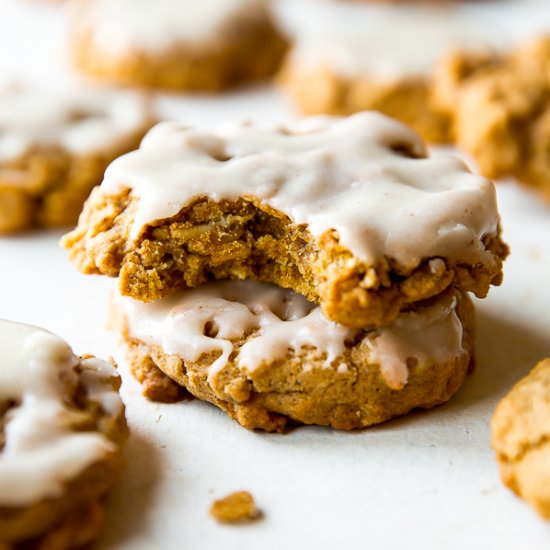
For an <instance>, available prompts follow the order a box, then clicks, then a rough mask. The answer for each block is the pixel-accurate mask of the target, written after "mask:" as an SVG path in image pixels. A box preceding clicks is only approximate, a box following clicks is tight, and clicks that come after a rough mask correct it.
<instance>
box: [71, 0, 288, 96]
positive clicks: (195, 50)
mask: <svg viewBox="0 0 550 550" xmlns="http://www.w3.org/2000/svg"><path fill="white" fill-rule="evenodd" d="M77 6H78V7H77V8H76V10H75V16H74V18H73V45H74V49H73V51H74V60H75V64H76V66H77V67H78V68H80V69H81V70H82V71H83V72H85V73H87V74H89V75H92V76H94V77H97V78H100V79H104V80H107V81H111V82H115V83H119V84H128V85H143V86H152V87H158V88H168V89H178V90H195V91H216V90H221V89H225V88H228V87H230V86H234V85H237V84H242V83H244V82H252V81H256V80H261V79H265V78H267V77H269V76H271V75H272V74H273V73H274V72H275V70H276V68H277V66H278V64H279V61H280V59H281V57H282V55H283V53H284V51H285V47H286V46H285V42H284V40H283V39H282V37H281V36H280V35H279V34H278V33H277V32H276V31H275V29H274V27H273V26H272V24H271V21H270V18H269V14H268V11H267V1H266V0H223V1H220V0H202V1H200V2H194V1H192V0H155V1H154V2H151V1H150V0H82V1H81V2H80V3H79V4H78V5H77Z"/></svg>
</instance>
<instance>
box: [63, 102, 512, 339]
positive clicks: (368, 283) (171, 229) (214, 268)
mask: <svg viewBox="0 0 550 550" xmlns="http://www.w3.org/2000/svg"><path fill="white" fill-rule="evenodd" d="M182 182H184V184H183V185H182ZM63 244H64V246H65V247H66V248H67V249H68V250H69V255H70V257H71V259H72V260H73V261H74V263H75V264H76V265H77V267H78V268H79V269H80V270H81V271H83V272H85V273H103V274H105V275H109V276H119V287H120V289H121V291H122V293H123V294H125V295H128V296H132V297H133V298H136V299H138V300H142V301H153V300H156V299H158V298H161V297H163V296H167V295H168V294H170V293H171V292H172V291H174V290H176V289H178V288H187V287H194V286H197V285H200V284H202V283H204V282H206V281H208V280H211V279H212V278H215V279H224V278H231V279H256V280H261V281H267V282H273V283H275V284H278V285H280V286H283V287H287V288H292V289H293V290H295V291H297V292H299V293H301V294H303V295H305V296H306V297H307V298H308V299H310V300H312V301H314V302H316V303H319V304H320V305H321V307H322V308H323V311H324V313H325V314H326V315H327V316H328V317H329V318H330V319H331V320H334V321H336V322H338V323H341V324H344V325H346V326H352V327H356V328H362V327H365V326H367V325H370V324H373V325H384V324H387V323H388V322H391V320H392V319H394V318H395V317H396V316H397V315H398V314H399V311H401V310H403V309H406V308H407V307H409V305H411V304H413V303H415V302H418V301H421V300H424V299H427V298H429V297H432V296H435V295H437V294H439V293H441V292H442V291H444V290H445V289H446V288H448V287H450V286H452V285H454V286H457V287H459V288H460V289H461V290H466V291H472V292H474V293H475V294H476V295H477V296H478V297H484V296H485V295H486V294H487V292H488V290H489V287H490V285H491V284H496V285H498V284H500V282H501V279H502V261H503V259H504V258H505V257H506V255H507V247H506V245H505V244H504V243H502V241H501V240H500V225H499V215H498V211H497V205H496V195H495V189H494V185H493V184H492V183H491V182H490V181H488V180H486V179H483V178H480V177H479V176H476V175H474V174H472V173H471V172H469V171H468V169H467V168H466V166H465V165H464V164H463V163H462V162H461V161H460V160H458V159H456V158H452V157H441V158H430V157H428V156H427V152H426V150H425V147H424V144H423V143H422V141H421V140H420V138H419V137H418V136H417V135H416V134H415V133H414V132H412V131H411V130H409V129H408V128H407V127H405V126H404V125H402V124H400V123H398V122H396V121H393V120H391V119H389V118H387V117H384V116H382V115H380V114H378V113H372V112H371V113H360V114H357V115H354V116H352V117H348V118H341V119H340V118H326V117H321V118H315V117H314V118H311V119H306V120H304V121H302V122H300V123H298V124H297V125H296V126H293V127H292V128H286V129H285V128H279V129H266V128H261V127H256V126H254V125H251V124H247V123H244V122H241V123H238V124H233V125H231V124H229V125H227V124H226V125H221V126H220V127H218V128H217V129H215V130H213V131H203V130H199V129H189V128H185V127H182V126H181V125H178V124H177V123H173V124H172V123H166V124H161V125H158V126H157V127H155V128H154V129H153V130H152V131H151V132H149V133H148V135H147V136H146V138H145V139H144V141H143V142H142V145H141V147H140V149H139V150H138V151H135V152H133V153H130V154H129V155H125V156H123V157H121V158H119V159H117V161H115V162H114V163H113V164H111V166H110V168H109V169H108V170H107V173H106V175H105V180H104V182H103V184H102V185H101V186H100V187H99V188H98V189H96V191H95V193H94V194H93V196H92V197H91V198H90V200H89V201H88V203H87V205H86V207H85V210H84V212H83V214H82V216H81V218H80V221H79V225H78V227H77V228H76V229H75V230H74V231H73V232H72V233H70V234H68V235H67V236H66V237H65V238H64V239H63Z"/></svg>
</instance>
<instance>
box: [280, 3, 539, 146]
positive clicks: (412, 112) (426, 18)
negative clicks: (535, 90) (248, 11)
mask: <svg viewBox="0 0 550 550" xmlns="http://www.w3.org/2000/svg"><path fill="white" fill-rule="evenodd" d="M274 5H275V13H276V14H277V21H278V22H279V24H280V25H281V27H282V28H283V29H284V30H285V31H286V33H287V34H288V35H289V36H290V37H291V38H292V39H293V41H294V44H293V48H292V50H291V53H290V54H289V56H288V58H287V60H286V62H285V63H284V67H283V69H282V72H281V76H280V81H281V84H282V86H283V89H284V90H285V91H286V92H287V94H288V95H289V97H290V98H291V99H292V100H293V101H294V102H295V103H296V104H297V106H298V107H299V109H300V110H301V111H302V112H304V113H306V114H317V113H327V114H338V115H342V114H350V113H354V112H357V111H361V110H364V109H375V110H379V111H381V112H384V113H386V114H388V115H390V116H393V117H396V118H398V119H400V120H402V121H404V122H406V123H407V124H409V125H411V126H412V127H413V128H415V129H416V130H417V131H418V132H420V133H421V134H422V135H423V137H424V138H425V139H427V140H429V141H432V142H445V141H450V140H451V138H452V133H451V125H452V118H451V116H450V114H449V113H448V112H446V111H445V110H441V109H440V108H439V104H438V102H437V101H436V99H435V98H434V97H433V86H434V82H433V80H434V71H435V68H436V66H437V63H438V62H439V61H440V59H441V58H444V57H445V56H446V55H448V54H450V53H451V52H453V51H455V50H468V51H475V52H478V51H486V50H488V49H489V50H496V51H499V52H502V51H506V50H507V49H508V48H510V47H511V46H512V45H513V44H515V43H517V41H518V40H521V39H522V38H525V37H526V36H531V34H532V33H535V32H536V31H537V30H538V31H540V30H541V29H545V28H546V30H550V22H549V21H548V20H547V17H546V15H545V14H546V10H547V5H545V4H544V2H541V1H540V0H508V1H506V2H495V1H494V0H487V1H476V2H414V1H410V2H385V3H381V2H342V1H338V0H278V1H276V2H275V3H274ZM537 14H538V15H539V17H538V18H537ZM545 20H546V24H544V21H545ZM488 29H490V32H488Z"/></svg>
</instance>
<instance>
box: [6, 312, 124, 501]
mask: <svg viewBox="0 0 550 550" xmlns="http://www.w3.org/2000/svg"><path fill="white" fill-rule="evenodd" d="M86 363H87V364H86ZM77 364H78V359H77V357H76V356H75V355H73V353H72V351H71V348H70V347H69V346H68V345H67V344H66V343H65V342H64V341H63V340H62V339H61V338H58V337H57V336H54V335H53V334H51V333H49V332H47V331H45V330H42V329H39V328H36V327H32V326H29V325H23V324H20V323H13V322H9V321H4V320H0V365H1V366H0V402H6V401H7V402H14V403H15V406H14V407H13V408H11V409H10V410H9V411H8V412H7V413H6V417H5V418H4V435H5V445H4V448H3V449H2V450H1V451H0V506H24V505H28V504H31V503H33V502H36V501H38V500H41V499H43V498H48V497H55V496H58V495H59V494H60V493H61V492H62V490H63V485H64V483H65V482H67V481H69V480H70V479H72V478H74V477H75V476H77V475H78V474H79V473H80V472H82V471H83V470H84V469H85V468H87V467H88V466H90V465H91V464H93V463H94V462H96V461H98V460H101V459H103V458H104V457H106V456H107V455H108V454H109V453H111V452H113V451H114V444H113V443H111V442H110V441H109V440H108V439H107V438H106V437H105V436H104V435H102V434H100V433H94V432H80V433H77V432H71V431H70V430H69V429H68V428H67V426H66V422H65V419H66V418H67V416H68V415H70V414H71V410H70V409H68V408H67V405H65V404H64V402H63V400H64V395H65V394H66V393H67V389H68V388H71V387H74V385H75V384H76V383H77V374H76V372H75V370H74V368H75V366H76V365H77ZM83 364H85V365H86V368H89V369H90V371H89V372H88V371H87V377H88V380H84V379H83V380H81V381H82V383H83V384H84V386H85V387H86V388H87V390H88V393H89V396H90V399H92V400H96V401H98V402H99V403H100V404H102V405H103V406H105V411H106V412H107V413H108V414H110V413H114V414H118V412H120V408H121V406H122V405H121V403H120V400H119V399H118V404H117V403H116V402H115V399H114V398H113V396H112V395H111V392H110V389H109V388H107V389H105V388H104V389H103V391H102V390H101V389H100V382H99V380H100V379H103V380H104V381H105V378H108V377H110V376H112V375H113V373H112V372H110V371H109V370H108V366H107V365H106V364H105V363H104V362H102V361H99V360H92V359H89V360H86V361H85V362H84V363H83ZM87 382H90V384H91V385H90V386H88V384H87Z"/></svg>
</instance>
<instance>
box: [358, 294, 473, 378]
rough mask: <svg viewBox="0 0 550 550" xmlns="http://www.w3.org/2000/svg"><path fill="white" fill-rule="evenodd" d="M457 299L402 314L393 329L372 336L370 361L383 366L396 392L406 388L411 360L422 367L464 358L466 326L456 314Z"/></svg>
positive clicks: (441, 301) (368, 340) (381, 330)
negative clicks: (408, 361)
mask: <svg viewBox="0 0 550 550" xmlns="http://www.w3.org/2000/svg"><path fill="white" fill-rule="evenodd" d="M455 307H456V298H450V297H445V298H443V299H440V300H439V301H438V303H436V305H432V306H429V307H421V308H419V309H418V310H416V311H412V312H407V313H401V314H400V315H399V317H398V318H397V319H396V320H395V321H393V322H392V323H391V324H390V325H388V326H386V327H384V328H382V329H377V330H375V331H373V332H371V333H369V335H368V337H367V339H366V344H367V346H368V348H369V350H370V354H369V359H370V360H371V361H372V362H375V363H378V364H379V365H380V370H381V373H382V376H383V377H384V379H385V380H386V382H387V384H388V386H390V388H393V389H401V388H403V387H404V386H405V385H406V383H407V380H408V377H409V369H408V366H407V360H409V359H415V360H416V361H417V362H418V363H420V364H425V363H427V362H430V361H431V362H434V363H443V362H445V361H448V360H449V359H452V358H454V357H458V356H460V355H462V354H463V353H465V352H464V349H463V348H462V324H461V323H460V320H459V319H458V316H457V315H456V311H455Z"/></svg>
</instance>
